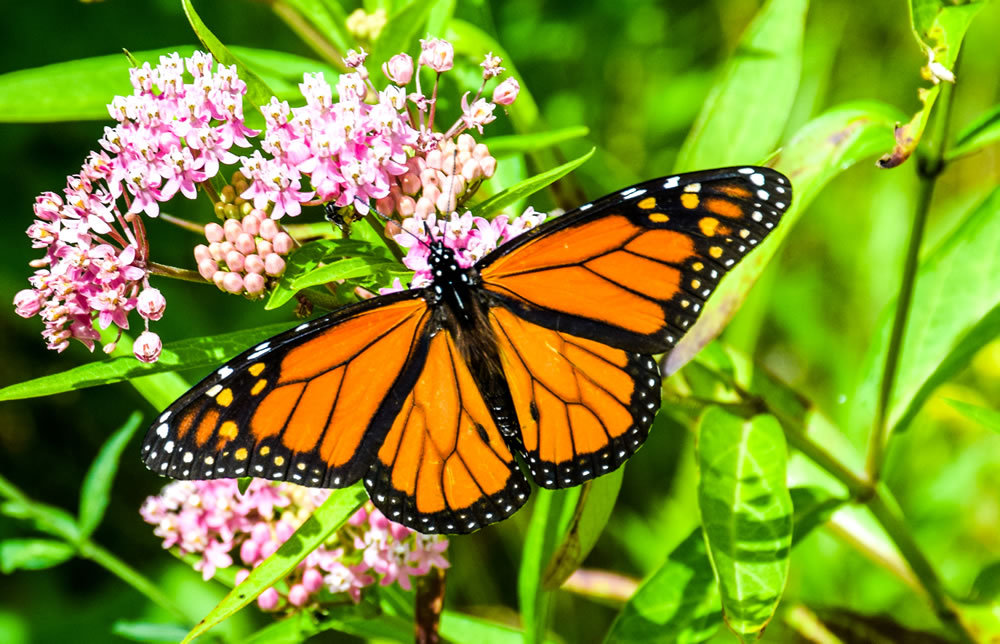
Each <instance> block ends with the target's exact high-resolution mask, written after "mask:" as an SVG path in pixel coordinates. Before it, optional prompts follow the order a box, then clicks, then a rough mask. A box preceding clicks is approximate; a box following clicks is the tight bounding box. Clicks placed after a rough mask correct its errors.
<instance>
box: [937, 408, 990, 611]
mask: <svg viewBox="0 0 1000 644" xmlns="http://www.w3.org/2000/svg"><path fill="white" fill-rule="evenodd" d="M949 402H951V401H949ZM970 594H971V598H972V599H973V601H993V600H995V599H997V598H1000V561H994V562H993V563H991V564H989V565H988V566H986V567H985V568H983V569H982V570H980V571H979V574H978V575H976V580H975V581H974V582H972V592H971V593H970Z"/></svg>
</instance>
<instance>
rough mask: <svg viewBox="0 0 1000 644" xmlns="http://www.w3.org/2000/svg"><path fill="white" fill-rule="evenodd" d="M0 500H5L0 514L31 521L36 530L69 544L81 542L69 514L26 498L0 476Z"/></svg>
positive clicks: (73, 519) (0, 507) (73, 520)
mask: <svg viewBox="0 0 1000 644" xmlns="http://www.w3.org/2000/svg"><path fill="white" fill-rule="evenodd" d="M0 498H3V499H4V500H5V502H4V503H3V504H2V505H0V514H4V515H6V516H9V517H11V518H14V519H23V520H25V521H31V522H33V523H34V525H35V527H36V528H38V530H40V531H42V532H45V533H46V534H50V535H52V536H55V537H59V538H61V539H62V540H64V541H67V542H69V543H78V542H79V541H80V540H81V539H80V529H79V528H78V527H77V525H76V519H75V518H74V517H73V516H72V515H71V514H70V513H69V512H67V511H65V510H63V509H62V508H57V507H55V506H51V505H47V504H45V503H39V502H38V501H34V500H32V499H30V498H28V497H27V496H26V495H25V494H24V492H22V491H21V490H19V489H18V488H17V486H15V485H14V484H13V483H11V482H10V481H8V480H7V479H6V478H4V477H3V476H2V475H0Z"/></svg>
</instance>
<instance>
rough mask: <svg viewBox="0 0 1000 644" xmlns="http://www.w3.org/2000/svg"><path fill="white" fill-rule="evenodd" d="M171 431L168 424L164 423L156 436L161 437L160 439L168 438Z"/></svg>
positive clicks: (158, 428)
mask: <svg viewBox="0 0 1000 644" xmlns="http://www.w3.org/2000/svg"><path fill="white" fill-rule="evenodd" d="M169 430H170V426H169V425H167V424H166V423H162V424H160V426H159V427H157V428H156V435H157V436H159V437H160V438H166V437H167V432H168V431H169Z"/></svg>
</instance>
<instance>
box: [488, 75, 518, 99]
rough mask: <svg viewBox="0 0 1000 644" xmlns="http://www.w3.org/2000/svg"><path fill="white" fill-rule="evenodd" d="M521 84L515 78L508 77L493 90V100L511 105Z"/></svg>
mask: <svg viewBox="0 0 1000 644" xmlns="http://www.w3.org/2000/svg"><path fill="white" fill-rule="evenodd" d="M520 91H521V86H520V85H519V84H518V82H517V81H516V80H514V79H513V78H508V79H507V80H505V81H504V82H502V83H500V84H499V85H497V86H496V88H495V89H494V90H493V102H494V103H496V104H497V105H510V104H511V103H513V102H514V99H516V98H517V93H518V92H520Z"/></svg>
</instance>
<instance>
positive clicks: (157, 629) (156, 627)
mask: <svg viewBox="0 0 1000 644" xmlns="http://www.w3.org/2000/svg"><path fill="white" fill-rule="evenodd" d="M111 632H112V633H113V634H115V635H117V636H118V637H121V638H123V639H126V640H129V641H131V642H150V643H159V642H163V644H172V643H173V642H179V641H181V640H182V639H184V636H185V635H186V634H187V632H188V629H187V628H185V627H184V626H181V625H180V624H157V623H154V622H125V621H117V622H115V623H114V624H112V625H111Z"/></svg>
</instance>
